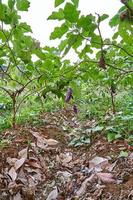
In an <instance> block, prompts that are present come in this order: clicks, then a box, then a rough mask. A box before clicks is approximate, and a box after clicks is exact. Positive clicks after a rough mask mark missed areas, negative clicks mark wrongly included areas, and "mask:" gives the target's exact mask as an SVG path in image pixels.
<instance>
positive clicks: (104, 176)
mask: <svg viewBox="0 0 133 200" xmlns="http://www.w3.org/2000/svg"><path fill="white" fill-rule="evenodd" d="M97 177H98V178H99V179H100V180H101V181H102V182H103V183H116V180H115V179H114V177H113V175H112V174H111V173H97Z"/></svg>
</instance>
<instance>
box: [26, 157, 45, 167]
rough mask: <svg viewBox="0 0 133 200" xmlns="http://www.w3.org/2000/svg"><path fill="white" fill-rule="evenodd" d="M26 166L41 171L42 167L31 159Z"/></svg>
mask: <svg viewBox="0 0 133 200" xmlns="http://www.w3.org/2000/svg"><path fill="white" fill-rule="evenodd" d="M27 164H28V165H30V166H31V167H34V168H38V169H41V168H42V167H41V166H40V165H39V164H38V163H37V161H35V160H33V159H29V160H28V162H27Z"/></svg>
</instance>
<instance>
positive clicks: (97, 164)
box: [89, 156, 110, 171]
mask: <svg viewBox="0 0 133 200" xmlns="http://www.w3.org/2000/svg"><path fill="white" fill-rule="evenodd" d="M109 166H110V164H109V162H108V159H106V158H102V157H99V156H96V157H94V158H93V159H92V160H90V161H89V167H90V168H93V169H95V171H102V170H103V169H105V168H107V167H109Z"/></svg>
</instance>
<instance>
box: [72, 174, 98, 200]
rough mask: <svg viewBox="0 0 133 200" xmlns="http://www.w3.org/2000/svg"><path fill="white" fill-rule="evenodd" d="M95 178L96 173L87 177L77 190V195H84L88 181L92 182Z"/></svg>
mask: <svg viewBox="0 0 133 200" xmlns="http://www.w3.org/2000/svg"><path fill="white" fill-rule="evenodd" d="M94 178H95V175H94V174H92V175H91V176H90V177H89V178H87V179H85V181H84V182H83V183H82V185H81V187H80V188H79V190H78V191H77V192H76V196H77V197H82V196H83V195H84V194H85V192H86V189H87V185H88V182H92V181H93V180H94Z"/></svg>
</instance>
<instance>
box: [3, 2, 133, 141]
mask: <svg viewBox="0 0 133 200" xmlns="http://www.w3.org/2000/svg"><path fill="white" fill-rule="evenodd" d="M62 3H64V4H63V5H64V6H63V7H62V6H61V7H59V9H58V6H60V5H61V4H62ZM78 3H79V0H71V1H69V2H67V1H65V0H55V7H57V9H56V11H53V12H52V14H51V15H50V16H49V17H48V20H59V21H61V22H62V24H61V26H60V27H55V29H54V31H53V32H52V33H51V35H50V39H51V40H55V39H60V44H59V46H58V47H56V48H55V47H48V46H45V47H42V46H41V45H40V43H39V42H38V41H37V40H36V39H34V38H33V37H32V30H31V27H30V26H29V25H28V24H27V23H24V22H21V20H20V19H21V17H20V15H19V14H20V12H23V11H28V8H29V6H30V2H29V1H28V0H16V1H15V0H8V2H7V3H5V4H4V3H2V1H0V23H1V24H0V130H1V131H3V130H4V129H6V128H8V127H11V126H13V127H14V128H15V127H16V125H17V124H20V123H25V122H26V121H27V120H28V121H30V120H31V119H33V118H35V117H36V115H37V114H39V113H40V112H42V111H54V110H55V109H56V110H57V109H59V108H63V107H66V106H67V105H71V106H72V107H73V109H74V112H75V113H76V114H77V112H78V118H79V119H80V120H84V119H86V118H89V119H91V120H92V119H95V120H96V121H97V122H98V124H97V126H96V127H95V130H96V131H98V130H104V132H105V133H106V134H107V137H108V140H109V141H112V140H114V139H118V138H126V139H127V140H128V141H129V143H130V144H133V137H132V135H131V132H132V130H133V115H132V114H133V37H132V34H133V29H132V25H133V2H132V0H121V3H122V4H121V8H120V10H119V11H118V13H116V15H115V16H114V17H113V18H112V19H110V18H109V16H108V15H107V14H104V15H102V16H100V15H99V14H95V15H92V14H90V13H88V15H86V16H85V15H82V13H81V11H79V10H78ZM104 20H109V26H110V27H111V28H112V29H113V30H114V32H113V35H112V37H111V38H104V37H103V36H102V32H101V26H102V23H103V21H104ZM72 49H73V50H74V52H75V54H76V55H77V57H78V60H77V62H72V61H71V59H70V60H68V59H66V58H65V56H66V55H67V54H68V53H69V52H71V51H72ZM35 56H36V58H37V59H36V61H34V60H35V59H33V58H34V57H35ZM66 93H67V96H66ZM65 96H66V99H65ZM65 100H66V102H65ZM95 130H92V131H95Z"/></svg>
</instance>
